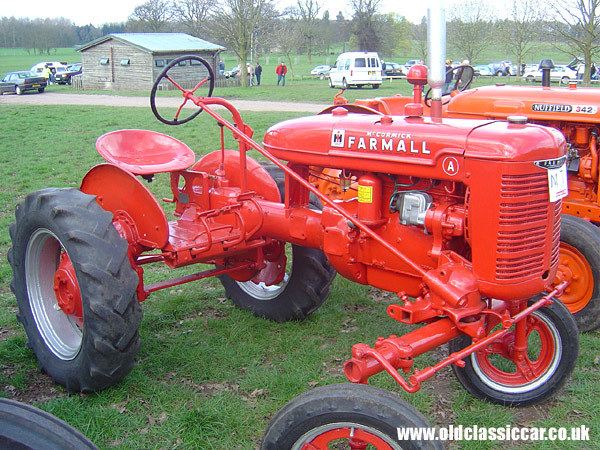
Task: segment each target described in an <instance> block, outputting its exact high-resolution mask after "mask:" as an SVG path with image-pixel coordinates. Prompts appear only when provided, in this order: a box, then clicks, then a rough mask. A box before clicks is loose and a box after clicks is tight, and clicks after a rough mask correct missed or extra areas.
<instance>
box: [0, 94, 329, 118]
mask: <svg viewBox="0 0 600 450" xmlns="http://www.w3.org/2000/svg"><path fill="white" fill-rule="evenodd" d="M181 100H182V99H181V98H176V97H173V98H161V105H162V106H173V107H174V108H177V107H178V106H179V105H181ZM167 102H168V103H169V104H168V105H167ZM170 102H172V105H170ZM230 102H231V103H232V104H233V105H234V106H235V107H236V108H237V109H238V110H241V111H300V112H307V113H318V112H319V111H321V110H322V109H324V108H325V107H327V106H329V105H328V104H319V103H283V102H269V101H256V100H230ZM15 104H18V105H97V106H133V107H143V108H148V107H149V106H150V100H149V98H148V97H125V96H120V95H102V94H62V93H61V94H57V93H53V92H44V93H42V94H38V93H35V94H34V93H25V94H23V95H15V94H8V95H0V105H15Z"/></svg>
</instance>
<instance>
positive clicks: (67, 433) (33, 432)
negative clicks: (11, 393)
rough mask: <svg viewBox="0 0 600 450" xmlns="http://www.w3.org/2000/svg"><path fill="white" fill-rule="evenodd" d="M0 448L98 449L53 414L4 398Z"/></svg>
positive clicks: (0, 408)
mask: <svg viewBox="0 0 600 450" xmlns="http://www.w3.org/2000/svg"><path fill="white" fill-rule="evenodd" d="M0 448H2V449H4V450H98V447H96V446H95V445H94V444H93V443H92V442H91V441H90V440H89V439H88V438H86V437H85V436H84V435H83V434H81V433H80V432H79V431H77V430H76V429H75V428H73V427H71V426H70V425H68V424H66V423H65V422H63V421H62V420H60V419H58V418H57V417H55V416H53V415H52V414H49V413H47V412H45V411H42V410H41V409H38V408H34V407H33V406H30V405H25V404H23V403H19V402H16V401H14V400H8V399H5V398H0Z"/></svg>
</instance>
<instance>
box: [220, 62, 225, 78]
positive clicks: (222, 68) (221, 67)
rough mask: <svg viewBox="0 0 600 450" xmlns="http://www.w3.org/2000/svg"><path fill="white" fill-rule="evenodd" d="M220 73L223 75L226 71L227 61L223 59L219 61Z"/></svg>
mask: <svg viewBox="0 0 600 450" xmlns="http://www.w3.org/2000/svg"><path fill="white" fill-rule="evenodd" d="M219 73H220V74H221V75H223V74H224V73H225V62H224V61H223V60H221V61H219Z"/></svg>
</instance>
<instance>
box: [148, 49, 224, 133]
mask: <svg viewBox="0 0 600 450" xmlns="http://www.w3.org/2000/svg"><path fill="white" fill-rule="evenodd" d="M169 72H170V73H169ZM202 77H204V78H202ZM198 79H200V80H201V81H200V82H197V80H198ZM163 80H166V81H163ZM201 86H208V94H207V95H205V97H210V96H211V95H212V93H213V89H214V88H215V75H214V72H213V70H212V68H211V67H210V64H208V62H207V61H206V60H204V59H202V58H200V57H199V56H195V55H186V56H181V57H179V58H177V59H174V60H173V61H171V62H170V63H169V64H168V65H167V67H165V68H164V69H163V71H162V72H161V73H160V74H159V75H158V77H157V78H156V81H155V82H154V85H153V86H152V90H151V91H150V107H151V108H152V112H153V113H154V116H155V117H156V118H157V119H158V120H160V121H161V122H162V123H166V124H167V125H181V124H184V123H186V122H189V121H190V120H192V119H194V118H195V117H196V116H197V115H198V114H200V113H201V112H202V108H200V109H196V110H194V112H193V113H191V114H190V115H189V116H187V117H185V118H183V119H180V118H179V114H180V113H181V111H182V110H183V107H184V106H185V104H186V103H187V101H188V100H192V102H193V99H194V98H197V96H196V94H195V93H196V91H197V90H198V88H200V87H201ZM159 88H160V89H159ZM173 89H179V90H180V91H181V92H182V94H183V103H182V104H181V105H180V106H179V108H178V109H177V112H176V113H175V118H174V119H173V120H169V119H165V118H164V117H163V115H161V113H160V112H159V111H158V108H157V105H156V93H157V91H158V90H161V91H163V90H173ZM165 99H166V98H165ZM165 99H163V100H165ZM171 99H173V97H171V96H169V100H171ZM162 103H165V102H164V101H163V102H162ZM171 103H172V102H171V101H169V105H168V106H169V107H173V106H174V105H173V104H171ZM163 107H164V108H166V105H163Z"/></svg>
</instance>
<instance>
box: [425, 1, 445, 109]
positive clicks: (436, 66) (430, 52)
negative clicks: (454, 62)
mask: <svg viewBox="0 0 600 450" xmlns="http://www.w3.org/2000/svg"><path fill="white" fill-rule="evenodd" d="M445 60H446V11H445V10H444V7H443V6H442V2H441V0H435V1H434V2H433V5H432V6H431V8H429V9H428V10H427V65H428V67H429V70H428V71H427V73H428V76H427V81H428V83H429V86H430V87H431V117H432V118H434V119H441V117H442V88H443V86H444V82H445V81H446V69H445V65H444V61H445Z"/></svg>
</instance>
